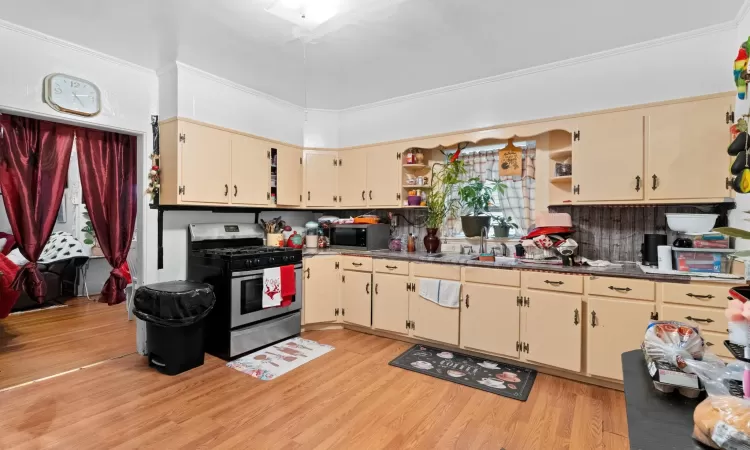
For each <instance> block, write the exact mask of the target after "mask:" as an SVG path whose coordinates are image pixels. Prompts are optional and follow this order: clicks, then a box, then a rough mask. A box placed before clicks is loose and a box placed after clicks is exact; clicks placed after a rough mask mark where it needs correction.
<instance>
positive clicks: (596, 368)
mask: <svg viewBox="0 0 750 450" xmlns="http://www.w3.org/2000/svg"><path fill="white" fill-rule="evenodd" d="M655 308H656V307H655V305H654V303H653V302H648V301H639V300H624V299H615V298H605V297H596V296H589V297H588V313H587V317H586V323H587V330H588V334H587V336H586V367H587V371H588V374H589V375H594V376H598V377H605V378H611V379H614V380H622V359H621V357H622V354H623V353H624V352H627V351H630V350H635V349H637V348H638V347H640V345H641V342H642V341H643V333H644V332H645V330H646V327H647V326H648V323H649V320H650V319H651V314H652V313H654V312H655Z"/></svg>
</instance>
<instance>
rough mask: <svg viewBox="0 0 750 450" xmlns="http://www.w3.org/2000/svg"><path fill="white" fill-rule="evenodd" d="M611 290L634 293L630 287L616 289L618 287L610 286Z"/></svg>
mask: <svg viewBox="0 0 750 450" xmlns="http://www.w3.org/2000/svg"><path fill="white" fill-rule="evenodd" d="M609 289H610V290H612V291H617V292H630V291H632V289H630V288H629V287H624V288H621V287H616V286H610V287H609Z"/></svg>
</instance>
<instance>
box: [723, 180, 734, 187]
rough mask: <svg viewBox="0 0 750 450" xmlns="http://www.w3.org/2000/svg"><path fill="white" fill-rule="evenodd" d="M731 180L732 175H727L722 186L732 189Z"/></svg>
mask: <svg viewBox="0 0 750 450" xmlns="http://www.w3.org/2000/svg"><path fill="white" fill-rule="evenodd" d="M733 181H734V178H732V177H727V178H726V180H725V181H724V187H725V188H726V189H732V182H733Z"/></svg>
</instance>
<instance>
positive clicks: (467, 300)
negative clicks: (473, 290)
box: [466, 294, 469, 308]
mask: <svg viewBox="0 0 750 450" xmlns="http://www.w3.org/2000/svg"><path fill="white" fill-rule="evenodd" d="M466 307H467V308H468V307H469V294H466Z"/></svg>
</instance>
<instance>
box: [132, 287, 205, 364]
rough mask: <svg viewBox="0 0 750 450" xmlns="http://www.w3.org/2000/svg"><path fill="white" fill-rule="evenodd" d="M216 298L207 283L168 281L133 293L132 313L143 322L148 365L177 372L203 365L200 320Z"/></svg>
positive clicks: (201, 322) (201, 326)
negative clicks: (144, 324) (144, 323)
mask: <svg viewBox="0 0 750 450" xmlns="http://www.w3.org/2000/svg"><path fill="white" fill-rule="evenodd" d="M215 303H216V297H215V296H214V290H213V287H212V286H211V285H210V284H205V283H195V282H192V281H169V282H166V283H156V284H149V285H147V286H142V287H140V288H138V290H137V291H136V293H135V301H134V304H133V306H134V308H133V314H135V316H136V317H138V318H139V319H141V320H143V321H144V322H146V346H147V349H148V365H149V366H151V367H154V368H155V369H156V370H158V371H159V372H161V373H164V374H167V375H177V374H179V373H182V372H185V371H187V370H190V369H192V368H194V367H198V366H200V365H202V364H203V354H204V353H203V352H204V350H203V349H204V345H203V322H204V321H203V319H204V318H205V317H206V316H207V315H208V313H209V312H211V309H213V307H214V304H215Z"/></svg>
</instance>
